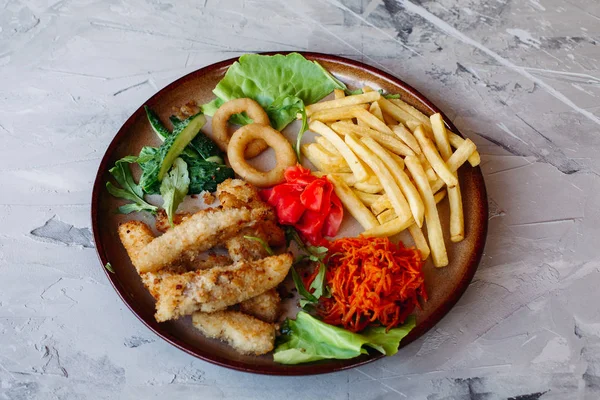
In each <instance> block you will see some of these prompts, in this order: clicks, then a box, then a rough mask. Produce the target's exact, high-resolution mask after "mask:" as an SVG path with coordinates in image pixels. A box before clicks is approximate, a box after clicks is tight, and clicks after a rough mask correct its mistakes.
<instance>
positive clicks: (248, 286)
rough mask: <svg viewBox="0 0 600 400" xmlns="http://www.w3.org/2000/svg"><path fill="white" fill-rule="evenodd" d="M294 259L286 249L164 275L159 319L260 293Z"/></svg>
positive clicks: (216, 308)
mask: <svg viewBox="0 0 600 400" xmlns="http://www.w3.org/2000/svg"><path fill="white" fill-rule="evenodd" d="M292 261H293V258H292V255H291V254H290V253H284V254H281V255H278V256H271V257H267V258H263V259H261V260H257V261H239V262H237V263H235V264H232V265H228V266H225V267H215V268H211V269H208V270H202V271H192V272H186V273H184V274H179V275H171V276H168V277H164V278H162V280H161V282H160V284H159V287H158V288H157V291H158V300H157V302H156V314H155V317H156V320H157V321H158V322H162V321H167V320H170V319H175V318H179V317H181V316H184V315H189V314H191V313H193V312H195V311H203V312H215V311H219V310H223V309H225V308H227V307H228V306H231V305H234V304H237V303H240V302H242V301H244V300H248V299H250V298H252V297H255V296H258V295H259V294H262V293H264V292H266V291H267V290H270V289H273V288H275V287H276V286H277V285H279V284H280V283H281V282H282V281H283V279H284V278H285V276H286V275H287V273H288V271H289V270H290V267H291V266H292Z"/></svg>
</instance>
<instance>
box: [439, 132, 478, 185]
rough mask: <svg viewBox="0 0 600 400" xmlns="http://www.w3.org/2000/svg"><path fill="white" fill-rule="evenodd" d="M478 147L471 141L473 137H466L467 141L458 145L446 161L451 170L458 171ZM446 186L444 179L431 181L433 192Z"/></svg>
mask: <svg viewBox="0 0 600 400" xmlns="http://www.w3.org/2000/svg"><path fill="white" fill-rule="evenodd" d="M476 149H477V146H475V143H473V142H472V141H471V139H465V141H464V142H463V143H462V144H461V145H460V146H458V148H457V149H456V150H455V151H454V153H452V156H450V158H449V159H448V161H446V165H447V166H448V169H450V171H451V172H456V171H458V169H459V168H460V166H461V165H463V164H464V163H465V162H466V161H467V160H468V159H469V156H470V155H471V154H473V153H474V152H475V151H476ZM442 187H444V181H442V180H441V179H439V178H438V179H437V180H436V181H433V182H432V183H431V190H432V191H433V193H436V192H437V191H438V190H440V189H441V188H442Z"/></svg>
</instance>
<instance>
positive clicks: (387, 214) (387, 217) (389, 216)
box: [377, 209, 398, 224]
mask: <svg viewBox="0 0 600 400" xmlns="http://www.w3.org/2000/svg"><path fill="white" fill-rule="evenodd" d="M395 218H398V216H397V215H396V213H395V212H394V210H392V209H387V210H385V211H384V212H382V213H380V214H379V215H377V221H379V223H380V224H385V223H386V222H389V221H391V220H393V219H395Z"/></svg>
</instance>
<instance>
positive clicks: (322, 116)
mask: <svg viewBox="0 0 600 400" xmlns="http://www.w3.org/2000/svg"><path fill="white" fill-rule="evenodd" d="M346 98H349V97H346ZM317 104H321V103H317ZM355 108H362V109H364V110H366V109H367V108H369V106H368V105H367V104H360V105H358V106H344V107H338V108H328V109H326V110H321V111H317V112H316V113H314V114H313V115H311V117H310V120H311V122H312V121H322V122H332V121H338V120H341V119H349V118H354V109H355Z"/></svg>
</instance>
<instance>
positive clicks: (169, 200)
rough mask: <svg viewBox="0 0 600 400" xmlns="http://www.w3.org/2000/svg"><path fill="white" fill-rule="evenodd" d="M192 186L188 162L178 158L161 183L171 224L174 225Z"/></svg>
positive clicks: (164, 206)
mask: <svg viewBox="0 0 600 400" xmlns="http://www.w3.org/2000/svg"><path fill="white" fill-rule="evenodd" d="M189 187H190V177H189V175H188V170H187V164H186V163H185V161H183V160H182V159H181V158H176V159H175V161H174V162H173V166H172V167H171V171H169V172H168V173H167V174H166V175H165V177H164V178H163V180H162V183H161V185H160V194H161V196H162V198H163V208H164V209H165V211H166V212H167V216H168V217H169V224H171V227H173V226H174V225H173V216H174V215H175V212H176V211H177V207H179V205H180V204H181V202H182V201H183V199H184V198H185V195H186V194H187V193H188V189H189Z"/></svg>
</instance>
